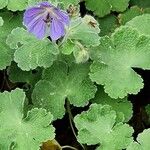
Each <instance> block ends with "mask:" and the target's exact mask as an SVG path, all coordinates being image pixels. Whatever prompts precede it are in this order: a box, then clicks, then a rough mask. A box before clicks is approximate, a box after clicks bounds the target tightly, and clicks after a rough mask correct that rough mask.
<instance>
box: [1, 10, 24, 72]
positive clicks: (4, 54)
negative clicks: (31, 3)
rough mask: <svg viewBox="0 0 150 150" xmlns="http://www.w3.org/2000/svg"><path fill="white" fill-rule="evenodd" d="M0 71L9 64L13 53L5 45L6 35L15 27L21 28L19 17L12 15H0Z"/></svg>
mask: <svg viewBox="0 0 150 150" xmlns="http://www.w3.org/2000/svg"><path fill="white" fill-rule="evenodd" d="M0 16H1V17H2V18H3V20H4V21H3V20H2V18H1V21H0V60H1V61H0V70H2V69H5V68H6V67H7V66H9V65H10V64H11V61H12V59H13V54H14V51H13V50H12V49H10V48H9V46H7V45H6V38H7V35H8V34H9V33H10V32H11V30H12V29H13V28H15V27H17V26H21V23H22V22H21V16H20V15H13V14H12V13H8V12H7V13H0Z"/></svg>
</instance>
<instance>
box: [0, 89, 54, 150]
mask: <svg viewBox="0 0 150 150" xmlns="http://www.w3.org/2000/svg"><path fill="white" fill-rule="evenodd" d="M24 100H25V93H24V92H23V91H22V90H19V89H16V90H15V91H12V92H11V93H9V92H4V93H1V94H0V122H1V125H0V135H3V136H0V148H1V149H3V150H6V149H14V150H37V149H39V148H40V146H41V144H42V142H45V141H47V140H49V139H50V140H52V139H53V138H54V136H55V134H54V128H53V127H52V125H49V124H50V123H51V121H52V119H53V117H52V115H51V114H50V113H47V112H46V110H45V109H37V108H35V109H32V110H31V111H29V112H28V113H27V116H26V117H24V115H23V105H24Z"/></svg>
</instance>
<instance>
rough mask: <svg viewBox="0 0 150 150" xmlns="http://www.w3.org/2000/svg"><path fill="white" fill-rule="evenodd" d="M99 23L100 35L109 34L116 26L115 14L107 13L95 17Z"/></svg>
mask: <svg viewBox="0 0 150 150" xmlns="http://www.w3.org/2000/svg"><path fill="white" fill-rule="evenodd" d="M97 20H98V22H99V25H100V29H101V32H100V36H104V35H110V34H111V33H113V32H114V30H115V29H116V28H117V27H118V20H117V17H116V16H115V15H107V16H105V17H103V18H98V19H97Z"/></svg>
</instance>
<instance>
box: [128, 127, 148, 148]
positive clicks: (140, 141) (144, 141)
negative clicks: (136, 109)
mask: <svg viewBox="0 0 150 150" xmlns="http://www.w3.org/2000/svg"><path fill="white" fill-rule="evenodd" d="M149 139H150V129H146V130H144V131H143V132H142V133H140V134H139V135H138V137H137V140H136V141H137V142H132V143H131V144H130V145H129V146H128V148H127V150H149V149H150V144H149Z"/></svg>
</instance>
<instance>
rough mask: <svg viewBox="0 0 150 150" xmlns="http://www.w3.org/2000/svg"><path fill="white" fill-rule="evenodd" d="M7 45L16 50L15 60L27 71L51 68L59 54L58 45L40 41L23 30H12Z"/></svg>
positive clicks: (44, 40) (45, 40)
mask: <svg viewBox="0 0 150 150" xmlns="http://www.w3.org/2000/svg"><path fill="white" fill-rule="evenodd" d="M20 35H21V37H20ZM6 43H7V44H8V45H9V46H10V48H12V49H16V51H15V54H14V60H15V62H17V63H18V66H19V67H20V68H21V69H22V70H25V71H29V70H31V69H36V68H37V67H44V68H48V67H50V66H51V65H52V64H53V61H54V60H56V58H57V55H58V53H59V50H58V47H57V46H56V44H54V43H52V42H50V41H49V40H48V39H43V40H38V39H37V38H35V37H34V36H33V35H31V34H30V33H28V32H27V31H26V30H25V29H23V28H16V29H14V30H12V32H11V34H10V35H9V36H8V38H7V41H6Z"/></svg>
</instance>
